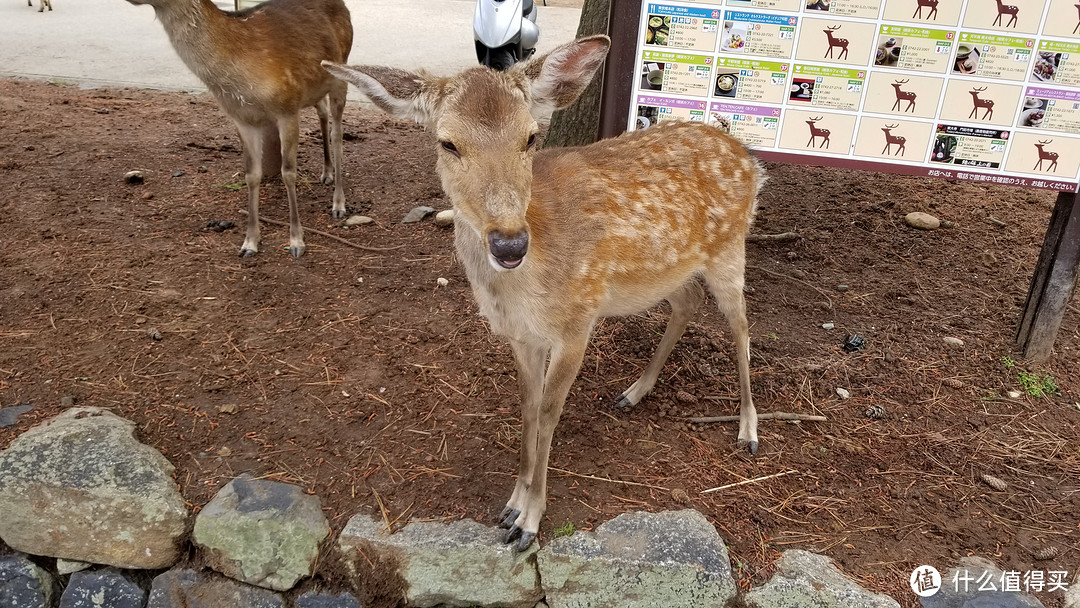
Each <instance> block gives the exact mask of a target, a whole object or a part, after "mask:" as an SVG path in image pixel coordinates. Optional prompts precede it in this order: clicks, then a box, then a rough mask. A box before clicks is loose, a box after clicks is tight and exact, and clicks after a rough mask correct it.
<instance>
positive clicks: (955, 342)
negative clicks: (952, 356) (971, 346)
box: [941, 336, 964, 348]
mask: <svg viewBox="0 0 1080 608" xmlns="http://www.w3.org/2000/svg"><path fill="white" fill-rule="evenodd" d="M941 341H942V342H944V343H945V344H947V345H948V346H952V347H953V348H963V346H964V341H963V340H961V339H960V338H954V337H952V336H945V337H944V338H942V339H941Z"/></svg>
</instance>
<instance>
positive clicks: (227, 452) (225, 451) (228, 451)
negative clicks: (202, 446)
mask: <svg viewBox="0 0 1080 608" xmlns="http://www.w3.org/2000/svg"><path fill="white" fill-rule="evenodd" d="M217 455H218V456H221V457H222V458H228V457H229V456H232V448H230V447H229V446H227V445H223V446H221V447H220V448H218V451H217Z"/></svg>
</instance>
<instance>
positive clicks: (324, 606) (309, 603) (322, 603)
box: [296, 591, 360, 608]
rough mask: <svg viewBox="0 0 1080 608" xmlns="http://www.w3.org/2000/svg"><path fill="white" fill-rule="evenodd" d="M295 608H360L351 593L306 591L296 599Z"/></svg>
mask: <svg viewBox="0 0 1080 608" xmlns="http://www.w3.org/2000/svg"><path fill="white" fill-rule="evenodd" d="M296 608H360V602H359V601H358V600H357V599H356V598H355V597H353V595H352V594H351V593H339V594H337V595H333V594H331V593H317V592H315V591H308V592H307V593H304V594H302V595H301V596H300V597H298V598H296Z"/></svg>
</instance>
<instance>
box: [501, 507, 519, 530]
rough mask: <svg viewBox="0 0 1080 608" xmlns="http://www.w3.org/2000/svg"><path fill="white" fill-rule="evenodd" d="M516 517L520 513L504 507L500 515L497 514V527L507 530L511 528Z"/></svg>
mask: <svg viewBox="0 0 1080 608" xmlns="http://www.w3.org/2000/svg"><path fill="white" fill-rule="evenodd" d="M518 515H521V511H519V510H517V509H515V508H513V507H506V508H505V509H503V510H502V513H499V527H500V528H509V527H511V526H513V525H514V522H515V521H517V518H518Z"/></svg>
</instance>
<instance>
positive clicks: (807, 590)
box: [745, 549, 900, 608]
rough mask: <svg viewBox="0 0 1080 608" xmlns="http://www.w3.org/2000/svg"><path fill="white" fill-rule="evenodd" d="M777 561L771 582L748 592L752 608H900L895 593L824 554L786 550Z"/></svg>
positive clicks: (747, 599) (748, 601)
mask: <svg viewBox="0 0 1080 608" xmlns="http://www.w3.org/2000/svg"><path fill="white" fill-rule="evenodd" d="M776 565H777V571H776V574H774V575H773V577H772V578H771V579H769V582H768V583H765V584H764V585H762V586H761V587H758V588H756V589H754V590H753V591H751V592H750V593H747V594H746V596H745V600H746V605H747V606H749V607H750V608H804V607H805V606H813V607H814V608H900V604H899V603H897V601H896V600H894V599H892V598H891V597H889V596H887V595H882V594H879V593H874V592H872V591H868V590H866V589H863V588H862V587H861V586H859V584H858V583H856V582H855V581H853V580H851V579H850V578H848V577H847V576H845V575H844V574H843V573H842V572H840V570H838V569H837V568H836V566H834V565H833V563H832V562H831V561H830V560H829V558H827V557H825V556H824V555H817V554H816V553H810V552H808V551H802V550H798V549H795V550H791V551H785V552H784V553H783V554H782V555H781V557H780V560H779V561H777V562H776Z"/></svg>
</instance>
